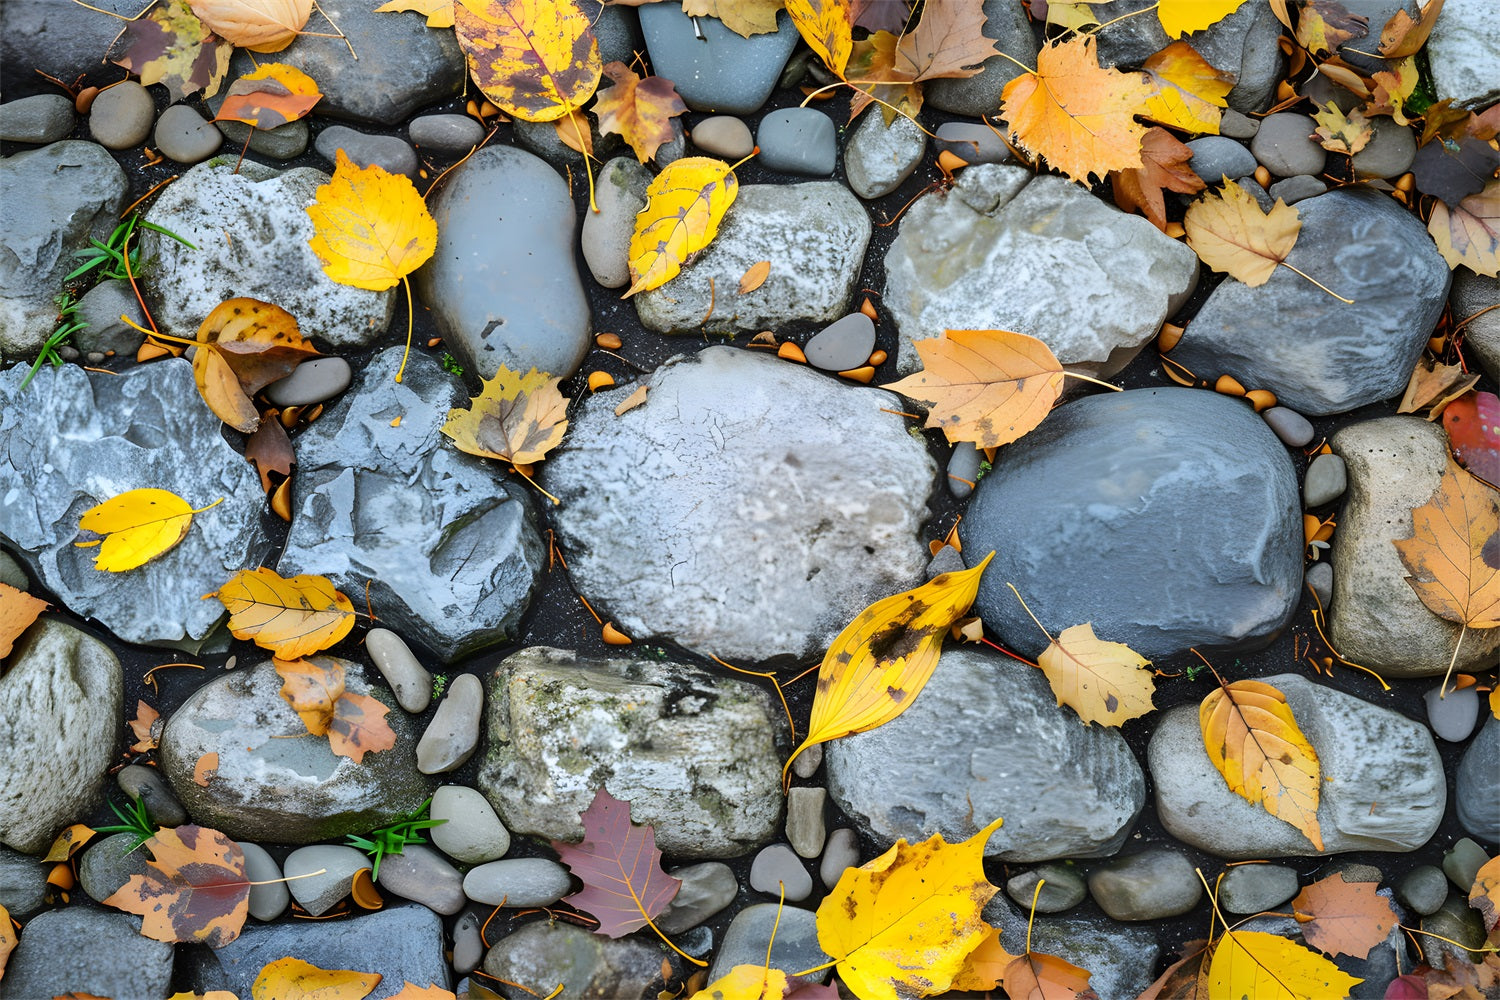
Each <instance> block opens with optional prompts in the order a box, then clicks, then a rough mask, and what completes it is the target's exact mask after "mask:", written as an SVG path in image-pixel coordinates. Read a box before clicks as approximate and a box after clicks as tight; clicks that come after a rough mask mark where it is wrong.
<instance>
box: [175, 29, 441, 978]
mask: <svg viewBox="0 0 1500 1000" xmlns="http://www.w3.org/2000/svg"><path fill="white" fill-rule="evenodd" d="M386 16H391V15H386ZM416 23H417V24H421V23H422V22H421V21H420V20H419V19H418V20H416ZM392 902H394V901H392ZM152 943H154V942H152ZM195 952H196V954H195V958H196V959H197V966H198V967H197V968H196V969H194V970H192V978H191V982H192V988H193V991H194V992H197V993H203V992H206V991H208V990H214V989H219V990H228V991H230V992H232V993H234V994H235V995H236V996H241V997H248V996H250V995H251V992H250V991H251V986H252V984H253V983H254V982H255V979H256V977H257V976H259V975H260V971H261V969H263V968H264V967H265V966H266V965H267V964H269V963H271V962H274V961H276V960H277V959H278V958H285V957H288V956H289V957H292V958H298V959H301V960H302V961H304V962H307V963H309V964H311V965H316V966H317V967H318V968H320V969H357V970H359V971H361V972H373V973H378V974H379V975H380V977H381V979H380V985H379V986H377V987H375V989H374V990H373V991H372V992H371V993H369V994H368V995H367V997H366V1000H387V998H389V997H392V996H395V995H396V994H397V993H400V992H401V989H402V987H403V985H404V984H405V983H407V982H412V983H421V984H422V986H424V987H425V986H427V985H429V984H431V985H434V986H436V987H438V988H439V989H447V988H448V986H449V984H450V983H451V980H450V979H449V978H448V963H447V962H446V961H445V960H444V959H443V921H442V918H441V917H439V916H438V915H437V914H435V913H433V912H432V911H431V910H429V909H427V908H426V907H425V906H390V905H388V906H387V907H386V908H385V909H384V910H381V911H380V912H379V913H369V914H366V915H364V916H357V917H353V918H349V919H344V920H328V921H311V920H309V921H292V922H290V923H282V924H269V925H266V926H258V925H255V924H251V925H249V926H247V927H246V928H245V930H244V932H243V933H241V934H240V936H239V937H238V938H236V939H235V940H233V941H231V942H230V943H229V944H227V945H225V946H224V947H222V948H218V949H214V950H210V949H207V948H202V949H195ZM154 995H155V996H162V995H164V994H154Z"/></svg>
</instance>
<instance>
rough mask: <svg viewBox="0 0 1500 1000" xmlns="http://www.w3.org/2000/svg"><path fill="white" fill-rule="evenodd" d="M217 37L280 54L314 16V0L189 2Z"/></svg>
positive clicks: (255, 49) (258, 50)
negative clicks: (220, 36)
mask: <svg viewBox="0 0 1500 1000" xmlns="http://www.w3.org/2000/svg"><path fill="white" fill-rule="evenodd" d="M188 3H189V4H191V5H192V8H193V13H194V14H197V15H198V17H199V18H201V19H202V21H203V23H204V24H206V25H208V27H209V28H211V29H212V30H213V31H214V32H215V33H216V34H218V35H222V36H223V37H224V38H225V39H227V40H229V41H231V42H233V43H234V44H236V45H238V46H241V47H242V48H247V49H249V50H250V51H252V52H280V51H281V50H282V49H284V48H286V47H287V46H288V45H290V44H292V42H293V40H295V39H296V37H297V35H298V33H299V32H301V30H302V29H303V28H304V27H306V26H307V19H308V18H309V17H311V16H312V7H313V0H188Z"/></svg>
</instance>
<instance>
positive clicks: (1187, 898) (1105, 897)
mask: <svg viewBox="0 0 1500 1000" xmlns="http://www.w3.org/2000/svg"><path fill="white" fill-rule="evenodd" d="M1088 883H1089V893H1090V894H1091V895H1092V896H1093V897H1094V900H1095V901H1096V902H1097V903H1098V904H1099V907H1100V908H1101V909H1102V910H1104V912H1105V913H1107V914H1109V915H1110V916H1111V917H1113V918H1114V919H1115V920H1161V919H1164V918H1166V917H1175V916H1177V915H1178V914H1180V913H1186V912H1187V911H1189V910H1191V909H1192V908H1193V907H1194V906H1195V905H1197V903H1198V900H1199V898H1200V897H1201V896H1202V895H1203V887H1202V885H1200V884H1199V882H1198V876H1197V875H1196V874H1195V873H1194V872H1193V863H1192V862H1191V861H1190V860H1188V858H1187V856H1186V855H1184V854H1182V853H1180V852H1178V851H1171V850H1160V849H1158V850H1149V851H1143V852H1141V853H1140V854H1132V855H1130V856H1129V857H1123V858H1116V859H1114V860H1112V861H1106V862H1105V863H1104V864H1103V865H1101V866H1100V867H1098V868H1096V869H1094V870H1093V871H1092V872H1091V873H1089V878H1088Z"/></svg>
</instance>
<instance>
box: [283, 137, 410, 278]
mask: <svg viewBox="0 0 1500 1000" xmlns="http://www.w3.org/2000/svg"><path fill="white" fill-rule="evenodd" d="M336 156H337V163H336V165H335V167H334V171H333V179H332V180H330V181H329V182H328V183H327V184H324V185H323V186H321V187H319V188H318V191H317V196H316V200H314V201H313V203H312V204H311V205H309V206H308V207H307V214H308V215H309V216H311V217H312V221H313V238H312V239H311V240H309V241H308V244H309V245H310V246H311V247H312V249H313V252H314V253H316V254H317V255H318V259H319V260H321V261H322V262H323V272H324V273H325V274H327V275H328V277H329V278H331V279H333V280H334V281H337V282H338V283H339V284H341V285H353V286H354V287H355V288H365V289H368V290H370V291H372V292H381V291H384V290H385V289H387V288H392V287H394V286H395V284H396V282H398V281H400V280H401V279H402V278H404V277H406V276H407V275H408V274H410V273H411V272H413V271H415V270H416V269H417V268H419V267H421V266H422V265H423V264H425V263H427V260H428V258H430V257H431V256H432V252H433V251H434V250H435V249H437V223H436V222H434V221H433V219H432V214H431V213H430V212H428V211H427V205H426V203H425V202H423V201H422V196H421V195H419V194H418V193H417V189H416V187H415V186H414V185H413V184H412V182H411V181H410V180H408V179H407V178H406V177H404V176H403V175H401V174H390V173H387V172H386V171H385V169H384V168H383V167H381V166H379V165H377V164H371V165H370V166H368V167H365V168H364V169H360V168H359V167H356V166H355V165H354V163H353V162H352V161H351V160H350V159H349V157H348V156H347V155H346V154H345V153H344V151H343V150H342V149H340V150H338V152H337V153H336Z"/></svg>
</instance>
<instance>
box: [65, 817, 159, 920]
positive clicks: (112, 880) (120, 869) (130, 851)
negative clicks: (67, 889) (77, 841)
mask: <svg viewBox="0 0 1500 1000" xmlns="http://www.w3.org/2000/svg"><path fill="white" fill-rule="evenodd" d="M150 860H151V854H150V853H149V852H148V851H147V850H146V849H145V848H144V847H138V846H136V838H135V835H134V834H130V833H112V834H110V835H109V836H107V837H104V838H102V839H99V840H95V841H93V842H91V843H90V844H89V845H88V846H87V847H86V848H84V851H83V853H82V855H81V856H80V860H79V862H78V884H79V885H80V886H82V887H83V891H84V892H85V893H87V894H88V897H89V898H90V899H92V900H94V902H96V903H102V902H104V901H105V900H106V899H108V898H109V897H110V896H113V895H114V894H115V893H116V892H118V891H119V890H120V888H121V887H122V886H124V885H125V883H127V882H129V881H130V877H131V876H132V875H145V874H147V873H148V872H149V871H151V870H152V869H151V866H150V864H149V862H150Z"/></svg>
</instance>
